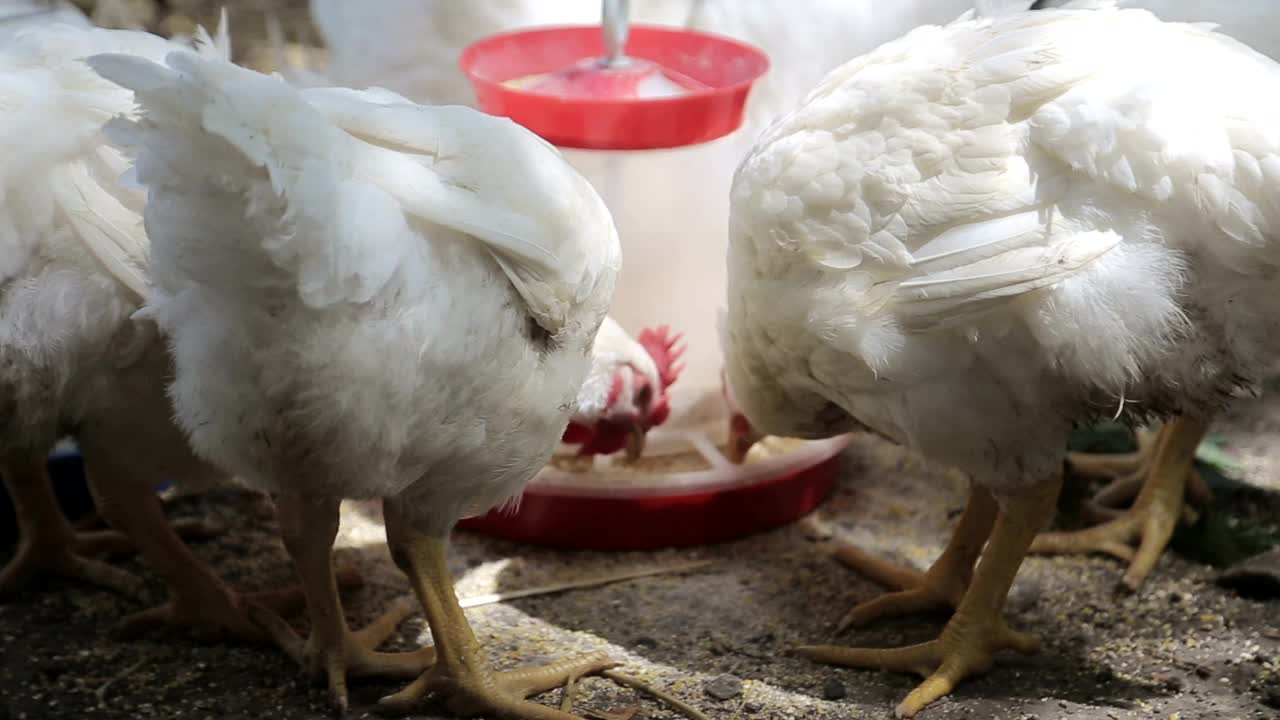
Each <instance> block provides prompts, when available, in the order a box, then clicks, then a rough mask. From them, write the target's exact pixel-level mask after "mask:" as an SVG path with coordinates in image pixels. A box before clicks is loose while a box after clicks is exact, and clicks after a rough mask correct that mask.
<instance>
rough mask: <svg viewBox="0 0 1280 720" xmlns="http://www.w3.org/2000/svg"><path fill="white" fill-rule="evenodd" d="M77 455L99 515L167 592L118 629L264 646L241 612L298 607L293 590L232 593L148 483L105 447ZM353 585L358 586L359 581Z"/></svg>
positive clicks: (87, 445)
mask: <svg viewBox="0 0 1280 720" xmlns="http://www.w3.org/2000/svg"><path fill="white" fill-rule="evenodd" d="M81 452H82V453H83V454H84V458H85V478H86V480H87V481H88V484H89V490H90V492H92V493H93V498H94V504H95V505H96V506H97V508H98V512H99V513H100V514H101V516H102V518H103V519H104V520H105V521H106V522H107V523H108V524H109V525H111V526H112V527H114V528H116V529H117V530H119V531H120V533H121V534H122V537H124V538H127V539H128V541H129V542H130V543H132V545H133V546H134V547H136V548H137V550H138V552H139V553H140V554H141V555H142V557H143V559H144V560H145V561H146V563H147V565H148V566H149V567H150V568H151V569H152V570H154V571H155V572H156V574H158V575H159V576H160V577H161V579H163V580H164V583H165V585H166V586H167V588H168V591H169V600H168V601H167V602H166V603H165V604H163V605H160V606H159V607H155V608H151V609H148V610H143V611H141V612H138V613H134V614H133V615H130V616H128V617H126V618H124V620H123V621H122V622H121V625H122V627H123V629H124V630H125V631H127V632H137V631H139V630H141V629H143V628H144V627H147V626H150V625H177V626H184V627H188V628H190V629H191V630H192V631H193V632H194V633H195V634H196V635H197V636H199V637H203V638H206V639H216V638H222V637H232V638H236V639H240V640H250V641H266V640H267V639H268V637H267V635H266V634H265V633H264V632H263V631H262V630H261V628H259V627H258V626H257V625H256V624H255V623H254V622H253V621H252V620H251V619H250V618H249V616H248V614H247V613H246V611H245V608H246V606H247V605H248V604H262V605H266V606H269V607H274V608H278V609H279V610H280V611H281V612H290V611H293V612H296V611H297V610H298V609H299V608H300V607H301V605H302V602H303V601H302V596H301V592H300V591H299V590H298V589H296V588H293V589H286V590H275V591H269V592H261V593H246V594H243V595H240V594H237V593H236V592H235V591H234V590H232V589H231V588H229V587H228V586H227V585H226V584H225V583H224V582H223V581H222V580H221V578H219V577H218V576H217V575H216V574H215V573H214V572H213V571H212V570H211V569H210V568H209V566H208V565H206V564H205V563H204V562H202V561H201V560H200V559H199V558H197V557H196V556H195V555H194V554H193V553H192V552H191V549H190V548H188V547H187V546H186V544H185V543H183V542H182V540H181V539H180V538H179V536H178V534H177V532H175V529H174V527H173V526H171V525H170V524H169V522H168V519H167V518H166V517H165V514H164V506H163V505H162V503H161V501H160V498H159V496H157V495H156V493H155V492H154V491H153V490H152V487H153V485H152V483H149V482H146V481H145V480H140V479H138V478H135V477H134V476H133V475H131V474H130V473H129V471H128V467H127V465H126V464H124V463H120V462H117V461H116V460H115V458H114V455H113V453H112V450H111V448H110V447H107V446H104V445H101V444H98V443H95V442H93V441H91V440H88V439H86V440H82V442H81ZM219 527H220V526H219ZM351 579H352V578H348V582H350V581H351ZM354 580H355V581H356V582H357V583H358V582H359V577H358V576H356V577H355V578H354Z"/></svg>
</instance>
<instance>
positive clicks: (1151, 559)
mask: <svg viewBox="0 0 1280 720" xmlns="http://www.w3.org/2000/svg"><path fill="white" fill-rule="evenodd" d="M1207 431H1208V424H1207V423H1205V422H1202V421H1198V420H1189V419H1187V418H1174V419H1172V420H1170V421H1169V422H1168V423H1166V424H1165V426H1164V427H1163V428H1161V430H1160V432H1159V433H1158V435H1157V437H1156V439H1155V441H1154V442H1151V443H1150V444H1148V445H1146V447H1151V448H1153V449H1151V450H1150V452H1149V453H1148V452H1147V451H1146V450H1145V449H1143V450H1139V452H1138V453H1135V454H1134V455H1135V456H1139V458H1138V459H1137V460H1133V459H1132V458H1124V459H1121V460H1117V461H1116V463H1115V469H1117V470H1123V469H1125V468H1130V465H1131V464H1132V463H1133V462H1136V465H1135V466H1134V467H1136V473H1138V476H1139V477H1143V481H1142V487H1141V490H1139V491H1138V496H1137V498H1136V499H1135V500H1134V501H1133V506H1132V507H1130V508H1129V509H1128V510H1124V511H1119V512H1114V513H1112V512H1106V511H1105V510H1101V511H1099V512H1102V513H1103V514H1105V515H1110V516H1111V517H1110V519H1108V520H1107V521H1106V522H1104V523H1102V524H1101V525H1095V526H1094V527H1090V528H1086V529H1084V530H1078V531H1074V532H1052V533H1044V534H1042V535H1040V536H1039V537H1037V538H1036V540H1035V542H1034V543H1032V545H1031V552H1033V553H1046V554H1072V553H1105V554H1107V555H1111V556H1113V557H1116V558H1118V559H1120V560H1121V561H1123V562H1127V563H1129V569H1128V570H1127V571H1126V572H1125V574H1124V578H1123V579H1122V583H1123V585H1124V587H1125V588H1127V589H1128V590H1130V591H1136V590H1137V589H1138V588H1139V587H1141V586H1142V583H1143V582H1144V581H1145V580H1146V579H1147V576H1148V575H1150V574H1151V571H1152V570H1153V569H1154V568H1155V566H1156V563H1157V562H1158V561H1159V560H1160V556H1161V554H1163V553H1164V549H1165V547H1166V546H1167V545H1168V544H1169V540H1170V538H1172V537H1173V531H1174V529H1175V528H1176V527H1177V524H1178V521H1179V519H1180V518H1182V516H1183V511H1184V505H1183V503H1184V496H1185V495H1186V494H1187V490H1188V485H1189V484H1191V486H1192V487H1193V488H1194V490H1193V494H1196V495H1203V494H1204V493H1206V492H1207V489H1204V488H1202V487H1196V485H1195V483H1196V481H1197V480H1198V479H1199V476H1198V475H1197V474H1196V473H1195V469H1194V464H1195V452H1196V448H1197V447H1198V446H1199V444H1200V441H1201V440H1202V439H1203V438H1204V435H1205V433H1206V432H1207ZM1144 442H1146V441H1145V440H1144ZM1144 455H1149V456H1150V459H1149V461H1146V462H1144V461H1143V460H1142V459H1141V457H1140V456H1144ZM1105 464H1106V460H1105V459H1097V460H1096V462H1091V463H1089V464H1088V465H1086V466H1085V468H1086V472H1087V471H1088V470H1097V469H1100V468H1102V467H1104V466H1105ZM1130 469H1133V468H1130ZM1120 482H1125V481H1124V480H1123V479H1122V480H1121V481H1120ZM1200 485H1203V482H1200ZM1110 490H1111V488H1107V489H1104V490H1103V493H1108V491H1110ZM1111 494H1115V493H1114V492H1112V493H1111ZM1134 543H1137V550H1136V551H1135V550H1134V547H1133V545H1134Z"/></svg>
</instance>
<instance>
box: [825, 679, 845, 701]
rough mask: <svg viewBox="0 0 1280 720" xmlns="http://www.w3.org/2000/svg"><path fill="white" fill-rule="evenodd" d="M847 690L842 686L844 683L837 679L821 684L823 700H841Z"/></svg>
mask: <svg viewBox="0 0 1280 720" xmlns="http://www.w3.org/2000/svg"><path fill="white" fill-rule="evenodd" d="M847 694H848V691H847V690H845V688H844V683H842V682H840V681H839V680H834V679H833V680H828V681H827V682H826V683H824V684H823V686H822V698H823V699H824V700H843V699H844V697H845V695H847Z"/></svg>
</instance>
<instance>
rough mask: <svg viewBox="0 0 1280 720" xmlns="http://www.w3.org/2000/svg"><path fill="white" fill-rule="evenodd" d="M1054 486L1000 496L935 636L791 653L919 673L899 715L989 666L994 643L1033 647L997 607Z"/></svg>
mask: <svg viewBox="0 0 1280 720" xmlns="http://www.w3.org/2000/svg"><path fill="white" fill-rule="evenodd" d="M1061 487H1062V480H1061V478H1053V479H1052V480H1047V481H1044V482H1041V483H1039V484H1038V485H1036V486H1035V488H1033V489H1032V490H1031V491H1030V492H1029V493H1028V494H1027V495H1025V496H1020V497H1015V498H1011V499H1009V500H1008V501H1007V504H1006V505H1005V506H1004V508H1003V509H1002V510H1001V511H1000V513H999V514H998V516H997V517H996V521H995V527H994V528H993V529H992V531H991V538H990V542H988V543H987V547H986V550H985V551H984V552H983V553H982V559H981V560H979V561H978V568H977V571H976V572H975V573H974V576H973V582H972V583H970V585H969V589H968V590H967V591H966V592H965V594H964V598H963V599H962V600H961V601H960V606H959V607H958V608H956V612H955V615H953V616H952V617H951V621H950V622H948V623H947V626H946V628H945V629H943V631H942V635H941V636H939V637H938V639H937V640H932V641H930V642H926V643H921V644H919V645H912V646H910V647H905V648H895V649H888V650H880V649H870V648H846V647H837V646H831V645H819V646H811V647H805V648H800V649H799V650H798V652H799V653H800V654H802V655H805V656H807V657H810V658H812V659H814V660H818V661H820V662H828V663H835V664H838V665H847V666H850V667H857V668H867V669H884V670H893V671H897V672H915V673H919V674H920V675H922V676H924V678H925V681H924V682H923V683H921V684H920V686H919V687H917V688H916V689H915V690H913V691H912V692H911V694H910V695H908V696H907V697H906V699H905V700H903V701H902V702H901V703H899V704H898V707H897V709H896V711H895V714H896V715H897V717H900V718H903V717H907V718H909V717H915V715H916V713H918V712H920V710H921V709H923V708H924V707H925V706H926V705H928V704H929V703H932V702H933V701H934V700H937V699H938V698H940V697H942V696H944V695H946V694H948V693H950V692H951V690H952V689H953V688H955V686H956V684H957V683H959V682H960V681H961V680H962V679H964V678H965V677H968V676H969V675H974V674H977V673H982V672H986V671H987V670H989V669H990V668H991V666H992V664H993V662H994V660H993V656H994V654H995V653H996V652H997V651H999V650H1004V649H1012V650H1016V651H1018V652H1020V653H1024V654H1031V653H1035V652H1038V651H1039V649H1040V642H1039V640H1037V639H1036V638H1035V637H1033V636H1031V635H1027V634H1025V633H1020V632H1015V631H1013V630H1010V629H1009V627H1008V626H1007V625H1005V622H1004V617H1003V614H1002V613H1003V609H1004V602H1005V598H1006V597H1007V596H1008V594H1009V588H1010V587H1011V586H1012V585H1013V579H1014V577H1015V576H1016V575H1017V574H1018V568H1019V566H1020V565H1021V564H1022V558H1023V557H1024V556H1025V555H1026V553H1027V547H1028V546H1029V545H1030V544H1031V540H1032V539H1033V538H1034V537H1035V534H1036V533H1037V532H1039V530H1040V529H1041V528H1042V527H1044V525H1045V523H1046V522H1047V521H1048V520H1049V518H1050V517H1051V516H1052V514H1053V509H1054V505H1055V503H1056V501H1057V498H1058V491H1059V489H1060V488H1061Z"/></svg>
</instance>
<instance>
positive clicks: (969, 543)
mask: <svg viewBox="0 0 1280 720" xmlns="http://www.w3.org/2000/svg"><path fill="white" fill-rule="evenodd" d="M996 512H997V507H996V501H995V499H994V498H993V497H991V493H990V492H988V491H987V489H986V488H983V487H981V486H979V485H976V484H974V485H971V486H970V489H969V502H968V504H966V505H965V509H964V514H963V515H961V516H960V522H959V524H958V525H956V529H955V532H954V533H952V535H951V541H950V542H948V543H947V547H946V549H944V550H943V551H942V554H941V555H939V556H938V559H937V560H935V561H934V563H933V565H931V566H930V567H929V569H928V570H927V571H925V572H920V571H919V570H916V569H915V568H910V567H906V566H902V565H898V564H896V563H891V562H889V561H886V560H884V559H883V558H879V557H876V556H874V555H871V554H870V553H867V552H865V551H863V550H861V549H859V548H857V547H854V546H853V545H850V544H848V543H844V542H841V543H838V544H837V546H836V550H835V556H836V559H838V560H840V562H842V563H844V564H845V565H848V566H849V567H851V568H853V569H854V570H855V571H857V572H858V573H860V574H862V575H864V576H866V577H867V578H869V579H870V580H872V581H874V582H876V583H878V584H880V585H884V586H886V587H890V588H897V591H896V592H890V593H885V594H883V595H881V596H879V597H876V598H873V599H871V600H868V601H866V602H863V603H860V604H858V605H855V606H854V607H853V608H852V609H851V610H849V612H848V613H847V614H846V615H845V616H844V617H843V618H842V619H841V620H840V623H839V624H838V625H837V626H836V631H835V632H836V634H837V635H838V634H840V633H843V632H844V631H845V630H847V629H848V628H851V627H862V626H864V625H867V624H868V623H871V622H873V621H875V620H878V619H880V618H884V617H896V616H898V615H907V614H910V613H918V612H929V611H931V610H938V609H943V608H945V609H948V610H950V609H953V608H955V607H956V606H957V605H959V604H960V599H961V598H962V597H963V596H964V592H965V590H966V589H968V587H969V580H970V578H971V577H972V576H973V564H974V563H975V562H977V560H978V555H979V554H981V552H982V546H983V544H984V543H985V542H986V541H987V536H988V535H989V534H990V533H991V527H992V525H993V524H994V523H995V519H996Z"/></svg>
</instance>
